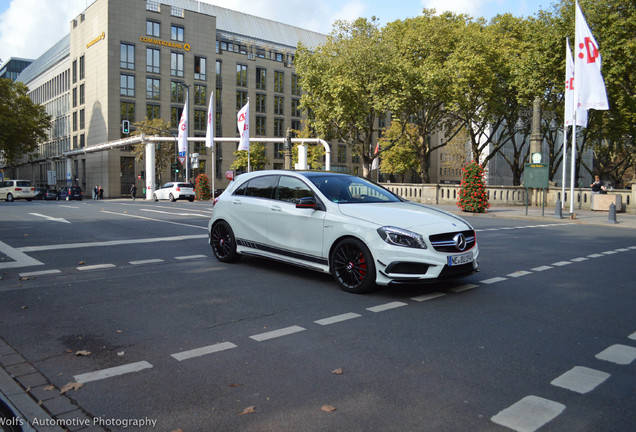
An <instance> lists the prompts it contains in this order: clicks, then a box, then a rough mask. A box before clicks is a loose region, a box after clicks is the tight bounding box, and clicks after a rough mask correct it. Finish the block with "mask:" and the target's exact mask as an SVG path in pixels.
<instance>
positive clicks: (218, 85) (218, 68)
mask: <svg viewBox="0 0 636 432" xmlns="http://www.w3.org/2000/svg"><path fill="white" fill-rule="evenodd" d="M216 88H221V60H217V61H216Z"/></svg>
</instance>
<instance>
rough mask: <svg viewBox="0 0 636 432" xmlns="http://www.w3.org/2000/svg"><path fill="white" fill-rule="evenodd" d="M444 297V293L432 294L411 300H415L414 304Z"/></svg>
mask: <svg viewBox="0 0 636 432" xmlns="http://www.w3.org/2000/svg"><path fill="white" fill-rule="evenodd" d="M445 295H446V294H445V293H441V292H434V293H430V294H424V295H421V296H417V297H411V300H415V301H416V302H423V301H427V300H433V299H436V298H438V297H444V296H445Z"/></svg>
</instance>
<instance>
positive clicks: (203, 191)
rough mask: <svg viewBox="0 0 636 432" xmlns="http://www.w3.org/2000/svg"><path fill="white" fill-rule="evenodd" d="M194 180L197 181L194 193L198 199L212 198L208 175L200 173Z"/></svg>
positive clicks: (206, 199)
mask: <svg viewBox="0 0 636 432" xmlns="http://www.w3.org/2000/svg"><path fill="white" fill-rule="evenodd" d="M194 182H195V183H196V185H195V187H194V194H195V197H196V199H197V201H208V200H210V199H212V194H211V193H210V185H209V183H208V176H207V175H205V174H199V175H198V176H197V178H196V179H195V180H194Z"/></svg>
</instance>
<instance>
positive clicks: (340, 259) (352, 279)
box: [330, 238, 375, 294]
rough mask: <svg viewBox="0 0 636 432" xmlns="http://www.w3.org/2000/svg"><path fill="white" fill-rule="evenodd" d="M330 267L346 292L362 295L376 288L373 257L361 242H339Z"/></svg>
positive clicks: (347, 240) (351, 240) (348, 240)
mask: <svg viewBox="0 0 636 432" xmlns="http://www.w3.org/2000/svg"><path fill="white" fill-rule="evenodd" d="M330 265H331V273H332V274H333V277H334V279H336V282H338V285H339V286H340V288H341V289H342V290H344V291H346V292H350V293H355V294H360V293H364V292H368V291H370V290H371V289H373V288H374V287H375V264H374V262H373V256H372V255H371V252H370V251H369V249H368V248H367V247H366V245H365V244H364V243H362V242H361V241H360V240H357V239H354V238H347V239H343V240H341V241H339V242H338V244H336V246H335V247H334V248H333V252H332V254H331V259H330Z"/></svg>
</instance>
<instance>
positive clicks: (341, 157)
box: [338, 144, 347, 163]
mask: <svg viewBox="0 0 636 432" xmlns="http://www.w3.org/2000/svg"><path fill="white" fill-rule="evenodd" d="M346 161H347V147H346V146H344V145H342V144H341V145H338V163H346Z"/></svg>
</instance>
